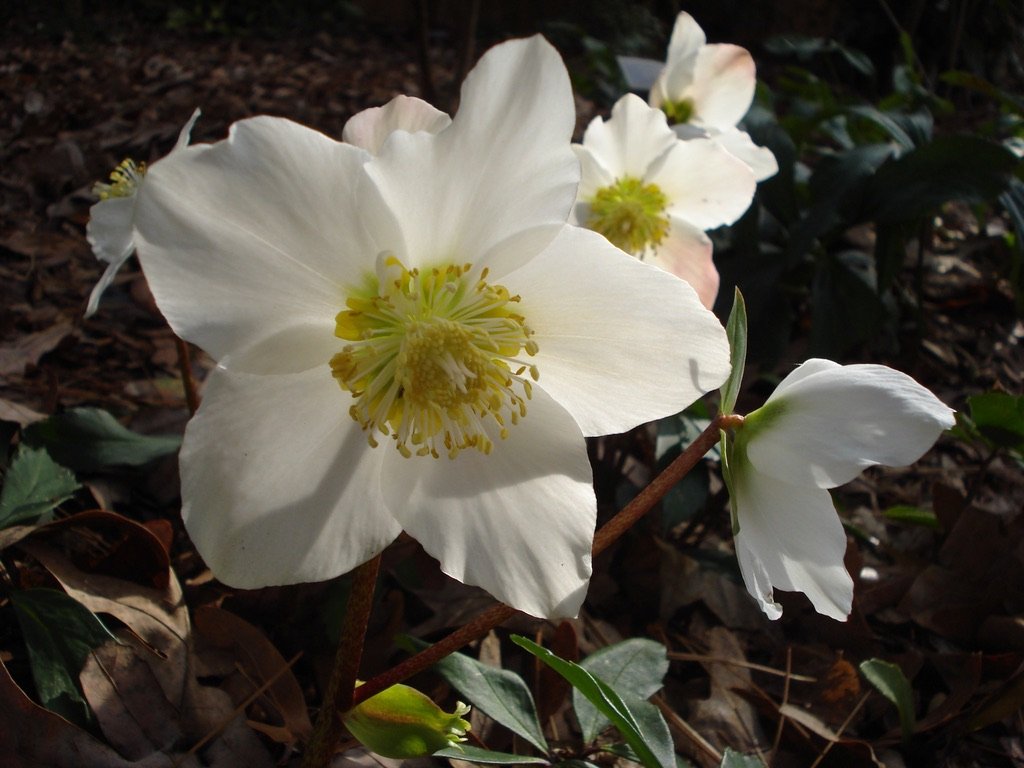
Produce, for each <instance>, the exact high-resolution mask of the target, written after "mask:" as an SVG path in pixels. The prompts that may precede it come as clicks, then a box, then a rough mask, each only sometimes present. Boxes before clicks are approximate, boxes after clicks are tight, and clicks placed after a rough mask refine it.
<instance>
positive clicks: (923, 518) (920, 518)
mask: <svg viewBox="0 0 1024 768" xmlns="http://www.w3.org/2000/svg"><path fill="white" fill-rule="evenodd" d="M883 514H884V515H885V517H886V519H888V520H893V521H895V522H897V523H908V524H910V525H919V526H921V527H923V528H934V529H936V530H938V529H939V528H941V527H942V526H941V525H940V524H939V518H938V517H936V516H935V513H934V512H932V511H931V510H929V509H921V508H920V507H912V506H909V505H906V504H898V505H896V506H895V507H889V508H888V509H887V510H885V512H884V513H883Z"/></svg>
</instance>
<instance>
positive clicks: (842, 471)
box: [729, 359, 954, 621]
mask: <svg viewBox="0 0 1024 768" xmlns="http://www.w3.org/2000/svg"><path fill="white" fill-rule="evenodd" d="M953 424H954V418H953V410H952V409H950V408H948V407H947V406H946V405H944V404H943V403H942V402H941V401H939V399H938V398H936V397H935V395H933V394H932V393H931V392H929V391H928V390H927V389H925V388H924V387H922V386H921V385H920V384H918V383H917V382H916V381H914V380H913V379H912V378H910V377H909V376H907V375H906V374H904V373H900V372H899V371H895V370H893V369H892V368H888V367H886V366H884V365H839V364H838V363H833V362H832V361H830V360H821V359H811V360H808V361H807V362H805V363H804V364H803V365H801V366H799V367H798V368H797V369H796V370H794V371H793V372H792V373H790V374H789V375H788V376H787V377H786V378H785V379H783V380H782V382H781V383H780V384H779V386H778V387H777V388H776V390H775V392H773V393H772V395H771V397H769V398H768V400H767V401H766V402H765V404H764V405H763V406H762V407H761V408H759V409H758V410H756V411H754V412H753V413H751V414H750V415H749V416H747V417H746V420H745V421H744V423H743V426H742V427H740V428H739V430H738V431H737V434H736V438H735V442H734V444H733V447H732V450H731V453H730V457H729V481H730V489H731V491H732V493H733V496H732V504H733V515H734V517H735V519H736V521H737V523H738V525H739V531H738V532H737V534H736V537H735V538H736V554H737V557H738V558H739V564H740V572H741V573H742V574H743V581H744V583H745V584H746V586H747V591H749V592H750V594H751V595H753V597H754V598H755V599H756V600H757V602H758V603H759V604H760V606H761V609H762V610H763V611H764V612H765V614H767V616H768V618H770V619H777V618H779V617H780V616H781V615H782V608H781V607H780V606H779V604H778V603H776V602H775V600H774V597H773V589H775V588H778V589H784V590H787V591H795V592H803V593H804V594H805V595H807V597H808V598H809V599H810V601H811V604H812V605H813V606H814V608H815V610H816V611H818V613H822V614H824V615H826V616H831V617H832V618H833V619H837V620H839V621H845V620H846V617H847V616H849V614H850V608H851V606H852V604H853V580H852V579H851V578H850V575H849V574H848V573H847V572H846V569H845V568H844V567H843V555H844V554H845V552H846V533H845V532H844V531H843V526H842V523H840V521H839V517H838V516H837V515H836V512H835V507H834V506H833V504H832V497H831V496H830V495H829V492H828V490H826V489H828V488H835V487H836V486H839V485H842V484H844V483H848V482H849V481H850V480H852V479H853V478H855V477H856V476H857V475H858V474H860V472H861V471H862V470H863V469H865V468H866V467H870V466H874V465H876V464H884V465H887V466H896V467H899V466H905V465H907V464H911V463H912V462H914V461H917V459H919V458H920V457H921V455H922V454H923V453H924V452H925V451H927V450H928V449H929V448H930V447H931V446H932V444H933V443H934V442H935V441H936V440H937V439H938V437H939V434H941V433H942V431H943V430H946V429H949V428H950V427H952V426H953Z"/></svg>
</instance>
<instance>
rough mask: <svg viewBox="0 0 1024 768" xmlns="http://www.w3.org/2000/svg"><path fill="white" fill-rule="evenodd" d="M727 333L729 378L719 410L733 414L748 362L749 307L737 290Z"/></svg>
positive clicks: (727, 325) (727, 324)
mask: <svg viewBox="0 0 1024 768" xmlns="http://www.w3.org/2000/svg"><path fill="white" fill-rule="evenodd" d="M725 332H726V334H728V336H729V364H730V366H731V368H730V371H729V378H728V379H727V380H726V382H725V384H723V385H722V390H721V404H720V405H719V410H720V411H721V412H722V413H726V414H728V413H732V411H733V409H734V408H735V407H736V398H737V397H739V394H740V385H741V384H742V383H743V370H744V367H745V366H746V362H747V305H746V303H745V302H744V301H743V294H742V293H740V289H739V288H737V289H736V290H735V292H734V295H733V300H732V311H731V312H730V313H729V320H728V322H727V323H726V324H725Z"/></svg>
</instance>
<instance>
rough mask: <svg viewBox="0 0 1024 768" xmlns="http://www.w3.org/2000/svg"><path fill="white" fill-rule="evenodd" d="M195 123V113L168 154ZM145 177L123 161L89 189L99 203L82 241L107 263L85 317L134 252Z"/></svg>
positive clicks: (137, 165)
mask: <svg viewBox="0 0 1024 768" xmlns="http://www.w3.org/2000/svg"><path fill="white" fill-rule="evenodd" d="M198 119H199V110H198V109H197V110H196V111H195V112H193V113H192V117H190V118H189V121H188V122H187V123H185V127H184V128H182V129H181V133H179V134H178V142H177V144H175V145H174V149H172V150H171V152H176V151H177V150H179V149H181V148H182V147H185V146H188V140H189V135H190V134H191V133H192V126H193V125H195V122H196V120H198ZM145 177H146V164H145V163H136V162H135V161H134V160H124V161H122V162H121V164H120V165H118V166H117V168H115V169H114V170H113V172H111V174H110V183H98V184H96V185H95V186H94V187H93V192H94V193H95V194H96V196H97V197H99V199H100V200H99V202H98V203H96V204H95V205H93V206H92V208H90V209H89V223H88V225H86V230H85V233H86V239H88V241H89V245H91V246H92V252H93V254H95V256H96V258H97V259H99V260H100V261H105V262H107V268H106V269H105V270H104V271H103V274H102V275H101V276H100V279H99V282H97V283H96V285H95V287H94V288H93V289H92V293H90V294H89V303H88V304H87V305H86V308H85V316H86V317H91V316H92V315H93V314H95V312H96V310H97V308H98V307H99V305H100V297H101V296H103V292H104V291H105V290H107V286H109V285H110V283H111V282H113V280H114V277H115V276H116V275H117V272H118V270H120V269H121V266H122V265H123V264H124V263H125V262H126V261H127V260H128V257H129V256H131V255H132V251H134V250H135V240H134V226H135V199H136V197H137V196H138V192H139V188H140V187H141V185H142V184H143V182H144V181H145Z"/></svg>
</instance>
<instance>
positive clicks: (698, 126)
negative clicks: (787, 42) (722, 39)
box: [650, 11, 779, 181]
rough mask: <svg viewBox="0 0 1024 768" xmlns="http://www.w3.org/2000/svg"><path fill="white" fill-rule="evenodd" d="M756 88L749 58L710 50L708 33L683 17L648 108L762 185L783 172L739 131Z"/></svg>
mask: <svg viewBox="0 0 1024 768" xmlns="http://www.w3.org/2000/svg"><path fill="white" fill-rule="evenodd" d="M756 86H757V74H756V67H755V65H754V59H753V57H752V56H751V55H750V53H749V52H748V51H747V50H746V49H745V48H741V47H740V46H738V45H729V44H724V43H719V44H716V45H707V38H706V37H705V36H704V30H702V29H701V28H700V25H699V24H697V22H696V21H695V20H694V18H693V17H692V16H691V15H690V14H688V13H686V12H685V11H684V12H682V13H680V14H679V15H678V16H677V17H676V23H675V26H674V27H673V29H672V38H671V39H670V40H669V46H668V57H667V59H666V61H665V68H664V69H663V70H662V71H661V74H660V75H659V76H658V78H657V79H656V80H655V81H654V85H653V86H651V91H650V104H651V106H652V107H657V108H658V109H661V110H663V111H664V112H665V114H666V115H667V116H668V119H669V122H671V123H672V124H673V128H674V130H675V131H676V133H677V134H678V135H679V137H680V138H683V139H693V138H708V139H711V140H712V141H714V142H715V143H717V144H719V145H720V146H721V147H722V148H724V149H726V150H727V151H728V152H730V153H731V154H733V155H735V156H736V157H738V158H739V159H740V160H742V161H743V162H744V163H746V164H747V166H749V167H750V169H751V171H752V172H753V173H754V176H755V178H756V180H757V181H763V180H764V179H767V178H768V177H769V176H773V175H774V174H775V173H777V172H778V170H779V166H778V163H777V162H776V161H775V155H773V154H772V152H771V150H770V149H768V148H766V147H760V146H758V145H756V144H754V142H753V141H751V139H750V136H749V135H748V134H747V133H746V132H744V131H741V130H739V129H738V128H737V127H736V124H737V123H739V121H740V120H742V119H743V116H744V115H745V114H746V113H747V110H749V109H750V103H751V102H752V101H753V99H754V89H755V88H756Z"/></svg>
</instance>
